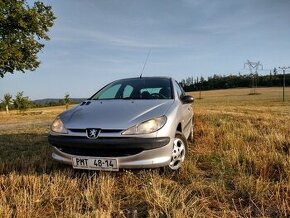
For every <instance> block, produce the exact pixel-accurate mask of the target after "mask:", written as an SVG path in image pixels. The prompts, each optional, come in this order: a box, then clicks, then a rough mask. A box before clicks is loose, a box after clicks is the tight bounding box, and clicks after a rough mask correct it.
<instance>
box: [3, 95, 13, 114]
mask: <svg viewBox="0 0 290 218" xmlns="http://www.w3.org/2000/svg"><path fill="white" fill-rule="evenodd" d="M2 103H3V104H4V105H5V108H6V113H7V114H8V113H9V105H10V104H12V95H10V94H9V93H6V94H5V95H4V98H3V100H2Z"/></svg>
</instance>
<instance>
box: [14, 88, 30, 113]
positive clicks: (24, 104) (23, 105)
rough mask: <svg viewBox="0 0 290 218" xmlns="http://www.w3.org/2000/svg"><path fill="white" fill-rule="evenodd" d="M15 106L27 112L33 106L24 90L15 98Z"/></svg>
mask: <svg viewBox="0 0 290 218" xmlns="http://www.w3.org/2000/svg"><path fill="white" fill-rule="evenodd" d="M14 106H15V108H16V109H17V110H18V111H19V112H22V113H23V112H25V111H26V110H27V109H28V108H30V106H31V101H30V100H29V98H28V97H25V96H23V92H18V93H17V95H16V96H15V99H14Z"/></svg>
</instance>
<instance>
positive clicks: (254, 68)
mask: <svg viewBox="0 0 290 218" xmlns="http://www.w3.org/2000/svg"><path fill="white" fill-rule="evenodd" d="M246 65H247V66H248V67H249V71H250V75H251V76H252V90H251V92H250V94H251V95H255V94H256V89H257V86H258V69H259V67H260V66H261V67H262V70H263V65H262V64H261V63H260V61H258V62H253V61H249V60H247V63H245V64H244V68H246Z"/></svg>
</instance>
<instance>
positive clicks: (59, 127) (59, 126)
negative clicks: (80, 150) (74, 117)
mask: <svg viewBox="0 0 290 218" xmlns="http://www.w3.org/2000/svg"><path fill="white" fill-rule="evenodd" d="M51 131H53V132H56V133H67V130H66V128H65V127H64V125H63V122H62V121H61V119H60V118H59V117H57V118H56V119H55V120H54V121H53V123H52V124H51Z"/></svg>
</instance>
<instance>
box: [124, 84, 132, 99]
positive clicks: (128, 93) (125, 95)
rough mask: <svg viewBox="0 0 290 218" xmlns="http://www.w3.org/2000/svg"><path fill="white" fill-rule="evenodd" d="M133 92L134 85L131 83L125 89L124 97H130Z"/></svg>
mask: <svg viewBox="0 0 290 218" xmlns="http://www.w3.org/2000/svg"><path fill="white" fill-rule="evenodd" d="M132 92H133V87H132V86H130V85H127V86H126V87H125V88H124V91H123V98H129V97H130V96H131V94H132Z"/></svg>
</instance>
